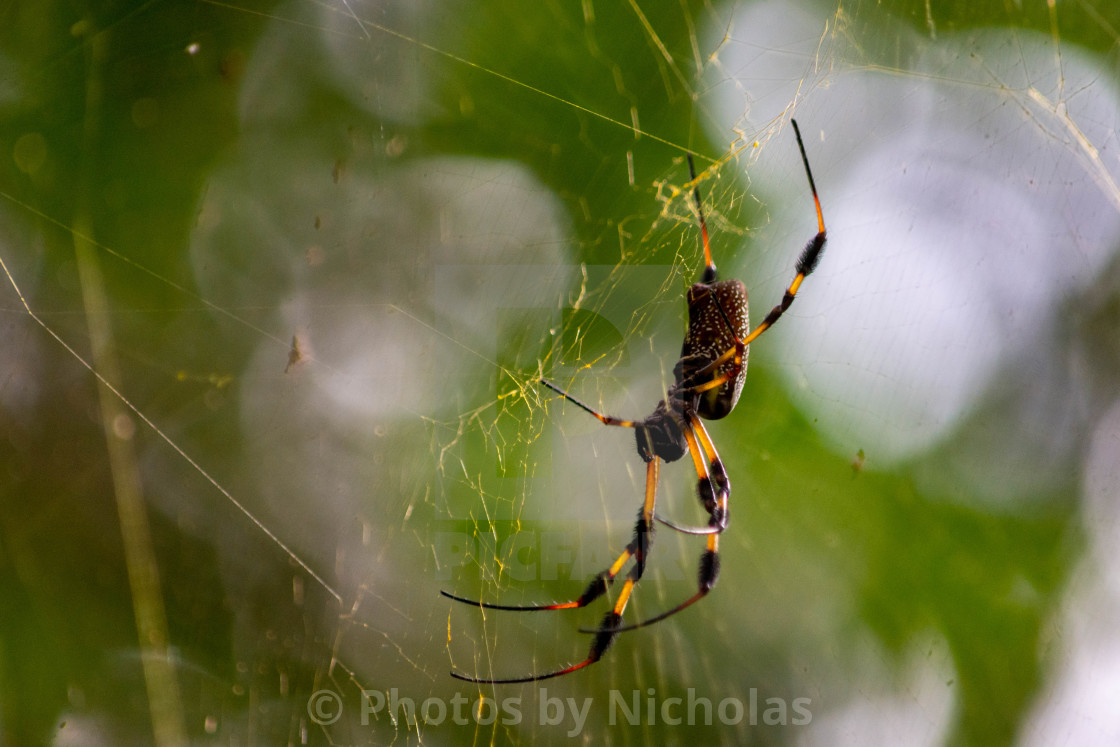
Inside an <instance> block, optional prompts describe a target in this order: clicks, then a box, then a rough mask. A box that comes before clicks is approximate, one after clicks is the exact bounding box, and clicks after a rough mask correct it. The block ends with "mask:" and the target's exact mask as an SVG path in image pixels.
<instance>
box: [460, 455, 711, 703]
mask: <svg viewBox="0 0 1120 747" xmlns="http://www.w3.org/2000/svg"><path fill="white" fill-rule="evenodd" d="M660 461H661V460H660V459H658V458H657V457H654V458H653V459H651V460H650V461H649V462H647V463H646V496H645V501H644V502H643V503H642V510H641V512H640V513H639V514H638V521H637V524H636V525H635V527H634V538H633V539H632V540H630V544H629V545H627V546H626V549H625V550H624V551H623V552H622V554H621V555H619V556H618V559H617V560H616V561H615V562H614V564H613V565H611V567H610V568H608V569H607V570H605V571H603V572H601V573H599V574H598V575H597V576H595V578H593V579H592V580H591V583H590V584H588V586H587V589H586V590H585V591H584V592H583V594H581V595H580V597H579V599H576V600H575V601H572V602H565V603H562V604H550V605H544V606H540V607H517V606H506V605H495V604H488V603H485V602H476V601H473V600H470V599H465V598H463V597H458V596H455V595H453V594H449V593H447V592H446V591H440V593H441V594H443V595H444V596H445V597H449V598H451V599H454V600H456V601H459V602H465V603H467V604H472V605H477V606H479V607H484V608H487V609H499V610H559V609H572V608H576V607H584V606H586V605H587V604H589V603H590V602H592V601H593V600H595V599H597V598H598V597H600V596H602V595H603V593H604V592H606V590H607V586H608V585H609V584H610V583H611V582H612V581H614V578H615V576H617V575H618V573H619V571H621V570H622V567H623V566H624V565H626V562H627V561H628V560H630V558H633V559H634V565H633V566H632V567H631V568H630V572H629V573H628V574H627V576H626V583H624V584H623V586H622V590H621V591H620V592H619V594H618V599H616V600H615V603H614V606H613V607H612V608H611V610H610V611H609V612H607V613H606V615H604V616H603V620H602V621H601V622H600V623H599V627H598V628H597V629H596V630H595V631H594V632H595V639H594V640H593V641H592V642H591V650H590V651H589V652H588V654H587V658H586V659H584V660H583V661H579V662H576V663H575V664H572V665H571V666H567V667H564V668H563V669H557V670H556V671H553V672H546V673H545V674H531V675H526V676H524V677H511V678H504V679H489V678H485V677H472V676H470V675H466V674H462V673H460V672H456V671H454V670H452V671H451V676H452V677H454V678H455V679H457V680H463V681H465V682H474V683H478V684H485V685H510V684H516V683H519V682H537V681H539V680H547V679H551V678H553V677H559V676H561V675H565V674H569V673H571V672H575V671H576V670H579V669H583V668H584V667H586V666H590V665H591V664H594V663H595V662H597V661H599V659H601V658H602V657H603V654H604V653H606V651H607V649H608V648H610V645H611V643H612V642H614V637H615V635H616V634H617V633H618V631H620V630H624V628H622V627H621V623H622V613H623V611H625V609H626V605H627V603H628V602H629V601H630V594H631V593H632V592H633V590H634V586H635V585H637V583H638V581H640V580H641V578H642V574H643V573H644V572H645V568H646V553H647V552H648V551H649V546H650V542H651V541H652V539H653V527H654V523H653V509H654V504H655V503H656V501H657V475H658V470H659V467H660ZM709 544H710V542H709Z"/></svg>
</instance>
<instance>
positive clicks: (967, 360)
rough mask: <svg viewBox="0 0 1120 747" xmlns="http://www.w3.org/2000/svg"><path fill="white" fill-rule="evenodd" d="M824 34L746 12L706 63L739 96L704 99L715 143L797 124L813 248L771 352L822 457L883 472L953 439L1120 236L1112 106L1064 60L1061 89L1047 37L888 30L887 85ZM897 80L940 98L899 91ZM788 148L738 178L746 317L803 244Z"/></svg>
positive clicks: (1098, 72)
mask: <svg viewBox="0 0 1120 747" xmlns="http://www.w3.org/2000/svg"><path fill="white" fill-rule="evenodd" d="M832 21H834V19H832V18H826V17H823V16H821V17H816V16H813V15H811V14H810V13H808V12H806V11H804V10H797V9H796V8H794V9H791V8H790V6H789V5H788V4H785V3H782V4H776V3H769V4H763V5H750V6H745V7H744V8H742V9H741V11H740V13H739V14H738V15H737V16H736V18H735V19H734V21H733V26H732V28H733V31H732V38H731V40H730V41H729V42H728V43H727V44H726V45H725V46H724V47H723V48H722V49H721V51H720V54H719V61H720V69H721V72H722V73H723V74H727V75H731V76H734V83H735V85H731V82H730V81H725V82H724V83H723V84H722V85H721V86H719V88H718V90H719V96H720V97H721V101H722V102H723V103H722V104H720V103H716V104H715V105H716V107H717V108H721V112H722V113H721V114H720V118H721V121H720V126H721V127H723V128H724V129H723V130H722V131H721V132H719V133H716V132H712V133H711V134H712V136H713V137H715V138H716V139H720V138H726V137H727V133H728V132H730V131H731V128H732V127H738V128H741V129H743V130H744V131H745V132H746V133H747V134H748V137H751V136H753V135H752V133H759V132H760V131H766V130H768V129H769V128H770V127H771V126H772V124H773V123H774V122H775V121H776V120H777V118H779V117H783V116H786V117H788V116H789V114H791V113H792V114H793V116H795V117H797V118H798V120H799V123H800V125H801V128H802V132H803V133H804V134H805V138H806V148H807V150H808V154H809V159H810V163H811V164H812V166H813V170H814V176H815V177H816V181H817V186H818V191H819V192H820V195H821V201H822V204H823V209H824V214H825V221H826V223H827V227H828V232H829V243H828V247H827V250H826V253H825V256H824V258H823V260H822V262H821V265H820V268H819V269H818V271H817V274H815V275H813V276H812V277H811V278H809V280H808V281H806V283H805V284H804V285H803V287H802V290H801V293H800V294H799V296H798V300H797V302H796V304H795V305H794V307H793V308H792V309H791V310H790V312H789V313H788V314H787V317H788V318H787V319H786V320H783V322H782V324H783V326H784V328H785V329H784V332H783V334H781V335H777V336H776V337H777V340H775V341H773V342H772V343H767V344H773V345H774V346H775V349H777V350H778V351H779V352H777V353H775V354H774V355H775V357H776V358H778V359H779V361H780V363H779V365H780V368H781V370H782V371H783V372H784V375H785V378H786V380H787V382H788V384H789V386H790V388H791V391H792V392H793V393H794V396H795V397H796V398H797V399H798V400H799V401H800V402H801V403H802V406H803V407H805V408H808V409H812V407H813V403H814V402H817V401H820V400H822V399H823V400H826V401H827V402H828V404H829V406H828V407H827V408H822V409H821V414H820V417H819V421H818V422H819V427H820V429H821V430H822V432H823V433H824V435H825V436H826V437H827V439H828V440H829V441H830V442H832V443H833V444H834V446H836V447H837V448H838V449H840V450H841V451H843V452H844V453H847V452H849V451H851V450H852V449H853V446H854V445H858V446H859V447H860V448H864V449H865V450H866V451H867V453H869V454H873V455H874V459H875V460H876V461H877V462H879V463H881V464H884V465H887V464H890V463H892V462H895V461H897V460H902V459H906V458H908V457H912V456H914V455H915V454H917V453H920V452H921V451H922V450H924V449H927V448H929V447H931V446H933V445H935V444H937V443H938V442H939V440H941V439H943V438H945V437H946V436H947V435H948V434H949V433H951V431H952V429H953V427H954V426H955V425H956V424H957V423H958V422H959V421H960V419H961V418H963V417H965V416H966V415H967V414H969V413H970V411H971V409H972V408H973V406H974V404H975V403H976V402H977V401H978V400H979V398H980V397H981V396H982V395H983V394H984V393H985V392H987V391H988V389H989V388H990V387H991V386H993V385H994V384H995V378H996V377H997V376H998V375H999V373H1000V371H1001V366H1003V365H1007V363H1008V361H1010V360H1011V359H1012V358H1013V357H1014V356H1015V355H1017V354H1021V353H1023V351H1024V350H1027V349H1029V348H1031V347H1032V346H1037V345H1039V344H1040V336H1041V335H1042V334H1043V333H1044V332H1046V331H1047V327H1046V325H1047V324H1048V323H1049V322H1050V321H1051V320H1052V319H1053V315H1054V314H1055V313H1056V311H1057V309H1058V306H1059V304H1060V303H1061V302H1062V301H1063V299H1065V298H1066V297H1068V295H1069V294H1071V293H1075V292H1076V291H1077V290H1078V289H1080V288H1082V287H1084V285H1085V284H1086V283H1088V282H1089V281H1090V280H1091V279H1092V278H1093V277H1094V275H1095V274H1096V273H1097V272H1098V271H1099V270H1100V269H1101V267H1102V266H1104V264H1105V263H1106V262H1107V261H1108V259H1109V257H1110V255H1111V253H1112V251H1113V247H1114V246H1115V245H1116V242H1117V239H1118V238H1120V213H1118V211H1117V209H1116V194H1115V191H1114V184H1113V182H1114V180H1115V175H1116V174H1117V173H1120V168H1118V167H1117V164H1116V158H1115V148H1116V137H1115V131H1116V129H1117V127H1118V126H1120V121H1118V116H1120V115H1118V112H1120V97H1118V96H1117V94H1116V91H1115V90H1113V89H1111V88H1109V87H1108V86H1107V84H1106V83H1105V82H1104V81H1105V80H1107V76H1106V75H1105V74H1104V71H1103V70H1102V69H1101V68H1100V64H1099V62H1098V61H1097V60H1096V58H1094V57H1092V56H1090V55H1087V54H1084V53H1082V52H1081V51H1080V50H1078V49H1077V48H1075V47H1072V46H1068V45H1067V46H1064V47H1063V48H1062V50H1061V68H1060V73H1061V75H1063V76H1064V78H1059V70H1058V69H1057V67H1056V66H1055V61H1056V59H1057V56H1056V54H1055V49H1054V48H1053V46H1052V42H1051V40H1050V38H1049V37H1047V36H1045V35H1043V34H1036V33H1032V32H1024V31H1019V32H1017V33H1015V34H1011V33H1010V32H1008V31H984V32H977V33H973V34H959V35H944V34H939V35H938V39H937V43H936V45H935V46H934V45H930V44H929V41H928V40H927V39H922V38H920V37H918V36H917V35H916V34H907V33H906V32H905V31H903V30H901V29H900V30H899V31H898V34H899V39H900V40H902V41H903V43H904V47H905V54H903V55H902V57H903V58H905V57H906V56H908V55H912V56H913V58H914V62H913V63H912V65H911V66H910V69H909V70H891V69H889V68H888V67H887V65H888V63H886V62H884V63H883V66H877V65H875V64H874V63H875V60H874V59H868V55H869V54H871V53H869V51H868V50H866V49H858V48H855V47H854V46H853V47H850V48H847V49H839V47H840V46H841V45H842V44H843V43H845V42H846V41H847V40H846V39H844V37H843V36H842V35H841V37H840V40H837V39H836V38H834V37H832V36H831V33H830V32H831V28H832V27H830V26H829V22H832ZM775 39H777V40H778V42H775ZM822 49H823V50H825V51H823V52H822V53H821V56H820V57H819V58H818V56H817V53H818V50H822ZM893 53H895V50H893V49H892V54H893ZM845 57H847V58H848V61H847V62H839V61H838V60H840V59H843V58H845ZM823 60H827V61H828V64H829V71H830V72H831V73H832V74H831V75H830V76H829V78H828V84H827V86H824V85H818V81H817V77H816V76H818V75H819V74H820V73H821V70H820V68H819V67H818V63H819V61H823ZM841 66H843V67H845V69H842V70H839V69H838V68H839V67H841ZM914 76H918V77H922V76H930V77H931V78H933V79H935V80H936V81H937V82H935V83H934V84H932V85H928V86H923V87H921V88H915V86H914V85H913V80H912V78H913V77H914ZM1090 84H1091V85H1090ZM744 99H745V101H744ZM791 101H796V102H797V103H796V106H795V107H793V109H792V110H791V109H790V108H789V102H791ZM1058 102H1060V103H1061V106H1060V107H1059V105H1058ZM1048 107H1049V108H1048ZM744 111H746V112H747V115H746V117H745V118H744V117H743V112H744ZM868 128H874V131H873V132H870V133H869V132H868ZM792 141H793V136H792V132H790V131H788V128H787V129H783V130H782V131H781V132H780V133H778V134H777V138H776V139H772V140H771V142H770V143H769V146H768V148H767V150H766V151H765V153H764V154H763V155H762V157H760V158H759V159H758V161H757V162H756V163H750V164H748V165H747V166H746V171H747V176H748V177H749V179H750V184H751V187H752V189H753V190H756V191H757V192H758V193H759V194H760V195H761V196H762V199H763V200H764V201H765V202H766V204H767V205H768V208H769V210H770V223H769V224H768V225H765V226H762V227H760V228H759V229H758V230H757V231H756V232H755V233H754V235H753V236H752V237H751V239H750V242H749V243H748V244H747V245H745V251H744V252H743V256H744V257H751V259H750V260H749V261H750V262H751V267H752V270H753V272H754V276H755V278H754V280H753V282H752V283H748V284H749V285H750V286H751V290H752V301H753V305H754V306H755V314H756V320H755V321H757V318H758V316H757V315H761V314H763V313H765V311H766V310H767V309H769V307H770V305H772V303H773V301H771V300H770V299H776V298H778V297H780V293H781V288H782V285H783V284H784V283H785V282H788V280H787V278H786V276H787V275H788V274H789V268H791V267H792V262H793V257H794V255H795V253H796V252H797V251H798V250H799V248H800V247H801V246H803V245H804V242H805V241H806V240H807V239H808V238H810V237H811V236H812V233H813V230H812V227H813V221H812V202H811V200H810V199H809V194H808V188H807V185H806V183H805V179H804V175H803V169H802V168H801V166H800V164H799V158H798V156H797V151H796V147H795V145H794V144H793V142H792ZM855 143H858V144H859V149H858V150H853V144H855ZM752 253H753V254H754V255H755V256H754V257H752ZM759 255H761V256H759ZM793 320H796V321H793Z"/></svg>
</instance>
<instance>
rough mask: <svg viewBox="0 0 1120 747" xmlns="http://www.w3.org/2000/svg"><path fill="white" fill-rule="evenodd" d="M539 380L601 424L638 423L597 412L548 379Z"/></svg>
mask: <svg viewBox="0 0 1120 747" xmlns="http://www.w3.org/2000/svg"><path fill="white" fill-rule="evenodd" d="M540 382H541V383H542V384H544V385H545V386H546V387H548V388H549V389H551V390H552V391H554V392H556V393H557V394H559V395H560V396H562V397H563V398H564V399H566V400H568V401H569V402H572V403H573V404H575V405H577V406H579V407H580V408H581V409H583V410H586V411H587V412H589V413H591V414H592V415H594V416H595V417H596V418H598V419H599V422H601V423H602V424H603V425H617V426H621V427H623V428H636V427H637V426H638V423H636V422H635V421H633V420H623V419H622V418H616V417H614V416H612V415H604V414H603V413H601V412H599V411H598V410H596V409H594V408H593V407H591V406H589V405H586V404H584V403H583V402H581V401H579V400H578V399H576V398H575V397H573V396H572V395H570V394H568V393H567V392H565V391H564V390H563V389H561V388H560V387H558V386H556V385H555V384H553V383H552V382H551V381H549V380H548V379H541V380H540Z"/></svg>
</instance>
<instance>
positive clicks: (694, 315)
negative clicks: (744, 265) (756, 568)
mask: <svg viewBox="0 0 1120 747" xmlns="http://www.w3.org/2000/svg"><path fill="white" fill-rule="evenodd" d="M791 123H792V125H793V131H794V134H795V135H796V137H797V146H798V149H799V150H800V152H801V159H802V163H803V164H804V166H805V174H806V176H807V177H808V179H809V188H810V190H811V192H812V195H813V203H814V205H815V206H816V212H817V228H818V231H817V234H816V236H814V237H813V238H812V239H811V240H810V241H809V243H808V244H806V246H805V249H804V250H803V251H802V253H801V256H800V257H799V258H798V260H797V266H796V274H795V276H794V278H793V281H792V282H791V283H790V285H789V287H788V288H787V289H786V292H785V294H784V295H783V297H782V300H781V302H780V303H779V304H778V305H777V306H775V307H774V308H773V309H771V311H770V313H768V314H767V315H766V317H765V318H764V319H763V320H762V322H761V324H759V326H758V327H756V328H755V330H754V331H753V332H752V331H751V330H750V324H749V320H748V316H747V289H746V286H744V285H743V283H742V282H740V281H739V280H733V279H732V280H719V279H718V275H717V272H716V266H715V263H714V262H713V261H712V252H711V246H710V244H709V241H708V227H707V224H706V222H705V220H704V211H703V207H702V205H701V200H700V189H699V186H698V179H697V177H696V172H695V169H694V167H693V163H692V156H691V155H690V156H689V158H688V166H689V172H690V175H691V177H692V182H693V184H694V188H693V193H692V196H693V198H694V199H695V202H696V210H697V216H698V219H699V223H700V233H701V237H702V243H703V247H704V265H705V266H704V272H703V275H702V276H701V279H700V281H699V282H697V283H695V284H694V285H693V286H692V287H691V288H690V289H689V292H688V299H687V300H688V331H687V333H686V335H685V339H684V343H683V345H682V346H681V357H680V360H679V361H678V363H677V365H676V367H675V368H674V371H673V374H674V376H673V378H674V382H673V385H672V386H671V387H669V391H668V393H667V395H666V397H665V399H664V400H662V401H661V402H659V403H658V405H657V407H656V408H655V409H654V411H653V413H651V414H650V416H649V417H647V418H645V419H644V420H637V421H634V420H624V419H622V418H617V417H614V416H610V415H604V414H602V413H600V412H598V411H596V410H594V409H592V408H591V407H589V406H588V405H586V404H584V403H583V402H581V401H580V400H578V399H576V398H575V397H573V396H572V395H570V394H568V393H567V392H565V391H564V390H563V389H561V388H559V387H557V386H556V385H555V384H552V383H551V382H549V381H547V380H545V379H541V380H540V382H541V384H542V385H544V386H546V387H548V388H550V389H552V390H553V391H555V392H557V393H558V394H560V395H561V396H563V397H564V398H565V399H567V400H569V401H570V402H572V403H574V404H575V405H577V406H578V407H580V408H582V409H583V410H585V411H587V412H588V413H590V414H591V415H593V416H595V417H596V418H597V419H598V420H599V421H600V422H602V423H603V424H604V425H611V426H619V427H623V428H633V429H634V430H635V445H636V447H637V451H638V455H639V456H641V458H642V460H643V461H645V463H646V486H645V500H644V501H643V503H642V507H641V510H640V511H639V512H638V520H637V522H636V524H635V527H634V536H633V538H632V539H631V540H630V543H629V544H628V545H627V546H626V549H625V550H623V552H622V554H621V555H619V556H618V558H617V559H616V560H615V562H614V563H613V564H612V565H611V566H610V567H609V568H607V569H605V570H604V571H602V572H601V573H599V574H597V575H596V576H595V577H593V578H592V579H591V581H590V583H589V584H588V585H587V587H586V588H585V589H584V591H583V593H582V594H581V595H580V596H579V597H578V598H577V599H575V600H572V601H570V602H561V603H556V604H546V605H525V606H522V605H499V604H493V603H489V602H481V601H477V600H472V599H467V598H465V597H460V596H456V595H454V594H451V593H449V592H446V591H441V592H440V593H441V594H443V595H444V596H447V597H449V598H451V599H454V600H456V601H459V602H464V603H466V604H470V605H474V606H477V607H481V608H485V609H496V610H519V611H530V610H560V609H576V608H580V607H586V606H587V605H589V604H591V603H592V602H594V601H595V600H597V599H598V598H599V597H601V596H603V595H604V594H605V593H606V591H607V589H608V587H609V586H610V585H611V584H612V583H613V582H614V579H615V578H616V577H617V576H618V574H619V573H621V571H622V569H623V568H624V567H625V566H626V565H627V564H628V563H630V562H631V561H633V565H632V566H631V567H630V570H629V572H628V573H627V574H626V581H625V583H624V584H623V586H622V588H621V589H620V591H619V594H618V597H617V598H616V599H615V602H614V604H613V605H612V607H611V609H610V610H609V611H608V612H607V613H606V614H605V615H604V617H603V619H602V621H601V622H600V624H599V627H598V628H593V629H590V630H583V632H586V633H592V634H594V636H595V637H594V638H593V639H592V642H591V649H590V651H589V652H588V655H587V658H585V659H584V660H583V661H580V662H577V663H575V664H572V665H570V666H567V667H564V668H562V669H558V670H555V671H552V672H547V673H545V674H531V675H527V676H524V677H513V678H508V679H490V678H482V677H471V676H468V675H465V674H461V673H459V672H455V671H452V673H451V675H452V676H453V677H455V678H457V679H461V680H466V681H468V682H476V683H483V684H503V683H518V682H536V681H539V680H545V679H549V678H551V677H559V676H561V675H564V674H569V673H570V672H575V671H577V670H579V669H583V668H584V667H587V666H589V665H591V664H594V663H595V662H597V661H599V660H600V659H601V658H602V656H603V654H604V653H605V652H606V651H607V649H608V648H609V647H610V645H611V644H612V643H613V642H614V639H615V638H616V637H617V635H618V634H619V633H622V632H624V631H628V630H634V629H637V628H641V627H645V626H647V625H651V624H653V623H656V622H659V621H661V620H664V619H665V618H667V617H669V616H670V615H674V614H676V613H677V612H680V611H681V610H683V609H686V608H687V607H689V606H691V605H692V604H694V603H696V602H697V601H699V600H700V599H702V598H704V597H705V596H706V595H707V594H708V593H709V592H710V591H711V590H712V588H713V587H714V586H715V584H716V581H717V580H718V578H719V568H720V561H719V535H720V534H721V533H722V532H723V531H724V530H725V529H726V528H727V525H728V521H729V513H728V503H729V500H730V496H731V483H730V481H729V480H728V477H727V470H726V469H725V468H724V465H723V461H722V460H721V459H720V457H719V453H718V452H717V451H716V447H715V444H714V443H713V441H712V439H711V437H710V436H709V435H708V431H707V429H706V428H705V427H704V423H703V420H719V419H720V418H723V417H726V416H727V415H729V414H730V413H731V411H732V410H734V409H735V405H736V403H737V402H738V401H739V395H740V394H741V392H742V388H743V381H744V379H745V378H746V372H747V351H748V347H747V346H748V345H750V344H751V342H753V341H754V340H755V339H757V338H758V336H759V335H761V334H762V333H763V332H765V331H766V330H767V329H769V328H770V327H771V326H772V325H773V324H774V323H775V322H777V321H778V319H779V318H780V317H781V316H782V314H783V313H785V311H786V309H788V308H789V306H790V304H792V303H793V300H794V297H795V296H796V295H797V292H798V290H799V289H800V287H801V283H802V281H804V280H805V278H806V277H807V276H808V275H809V274H810V273H812V272H813V270H814V269H815V268H816V266H817V263H818V261H819V260H820V257H821V254H822V252H823V251H824V245H825V227H824V217H823V215H822V213H821V203H820V199H819V198H818V197H817V188H816V185H815V184H814V182H813V173H812V171H811V170H810V168H809V159H808V157H807V156H806V155H805V145H804V143H803V142H802V140H801V131H800V129H799V128H798V126H797V122H793V121H792V120H791ZM686 453H687V454H689V455H690V456H691V458H692V463H693V467H694V468H695V470H696V475H697V489H696V490H697V496H698V498H699V499H700V504H701V506H702V507H703V508H704V511H705V512H706V513H707V514H708V524H707V526H705V527H687V526H681V525H679V524H676V523H674V522H671V521H669V520H667V519H664V518H662V517H660V516H658V515H657V513H656V511H655V505H656V500H657V481H658V472H659V469H660V464H661V462H663V461H664V462H666V463H671V462H675V461H677V460H678V459H680V458H682V457H683V456H684V455H685V454H686ZM655 521H660V522H661V523H662V524H665V525H666V526H669V527H670V528H672V529H675V530H677V531H680V532H685V533H687V534H696V535H704V536H705V537H706V539H705V543H706V545H705V548H704V551H703V553H702V554H701V556H700V562H699V568H698V572H697V590H696V592H695V593H694V594H693V595H692V596H690V597H689V598H687V599H685V600H684V601H683V602H681V603H680V604H678V605H676V606H675V607H673V608H671V609H669V610H667V611H665V612H663V613H661V614H659V615H655V616H654V617H650V618H647V619H645V620H642V621H641V622H638V623H634V624H631V625H623V624H622V615H623V612H624V611H625V609H626V606H627V604H628V602H629V600H630V595H631V593H632V592H633V590H634V588H635V586H636V585H637V583H638V582H639V581H640V580H641V578H642V574H643V573H644V572H645V568H646V560H647V556H648V554H649V550H650V544H651V542H652V540H653V529H654V522H655Z"/></svg>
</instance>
